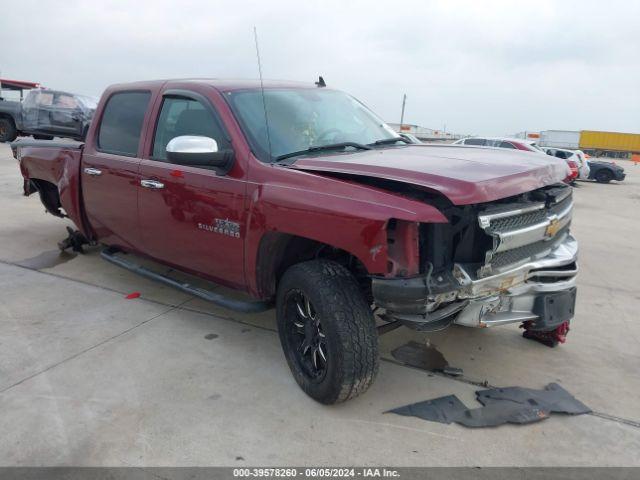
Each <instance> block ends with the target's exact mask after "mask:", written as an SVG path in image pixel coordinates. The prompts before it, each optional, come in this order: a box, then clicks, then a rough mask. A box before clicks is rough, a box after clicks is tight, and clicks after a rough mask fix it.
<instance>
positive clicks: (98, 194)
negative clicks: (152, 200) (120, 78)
mask: <svg viewBox="0 0 640 480" xmlns="http://www.w3.org/2000/svg"><path fill="white" fill-rule="evenodd" d="M150 98H151V93H150V92H148V91H130V92H118V93H114V94H113V95H112V96H111V97H109V99H108V100H107V104H106V106H105V107H104V111H103V113H102V115H101V119H100V125H99V126H98V132H97V134H96V135H95V137H94V141H93V142H92V144H91V145H87V147H86V148H85V151H84V154H83V156H82V171H81V174H82V187H83V188H82V194H83V198H84V205H85V208H86V212H87V216H88V218H89V222H90V224H91V226H92V228H93V229H94V231H95V232H96V235H97V236H98V239H99V240H100V241H101V242H102V243H105V244H107V245H113V246H118V247H123V248H126V249H129V250H138V248H137V247H138V245H139V242H140V230H139V227H138V212H137V200H138V199H137V196H138V190H139V185H140V176H139V172H138V169H139V167H140V153H141V151H142V148H141V145H140V144H141V142H140V137H141V133H142V126H143V124H144V118H145V114H146V112H147V110H148V108H149V99H150Z"/></svg>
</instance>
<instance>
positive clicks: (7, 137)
mask: <svg viewBox="0 0 640 480" xmlns="http://www.w3.org/2000/svg"><path fill="white" fill-rule="evenodd" d="M17 137H18V131H17V130H16V126H15V125H14V123H13V120H11V119H9V118H0V143H4V142H13V141H14V140H15V139H16V138H17Z"/></svg>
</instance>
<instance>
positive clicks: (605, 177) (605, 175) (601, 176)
mask: <svg viewBox="0 0 640 480" xmlns="http://www.w3.org/2000/svg"><path fill="white" fill-rule="evenodd" d="M595 177H596V182H598V183H609V182H610V181H611V180H612V179H613V174H612V173H611V171H610V170H598V171H597V172H596V175H595Z"/></svg>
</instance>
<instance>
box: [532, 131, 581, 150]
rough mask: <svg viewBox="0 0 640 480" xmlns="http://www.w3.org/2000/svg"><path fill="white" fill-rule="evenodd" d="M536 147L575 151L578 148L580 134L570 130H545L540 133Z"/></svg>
mask: <svg viewBox="0 0 640 480" xmlns="http://www.w3.org/2000/svg"><path fill="white" fill-rule="evenodd" d="M538 145H540V146H541V147H554V148H566V149H568V150H577V149H578V148H580V147H579V145H580V132H574V131H571V130H545V131H542V132H540V140H539V141H538Z"/></svg>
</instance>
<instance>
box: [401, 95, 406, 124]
mask: <svg viewBox="0 0 640 480" xmlns="http://www.w3.org/2000/svg"><path fill="white" fill-rule="evenodd" d="M406 103H407V94H406V93H405V94H404V95H402V113H401V114H400V130H402V125H403V124H404V106H405V104H406Z"/></svg>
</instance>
